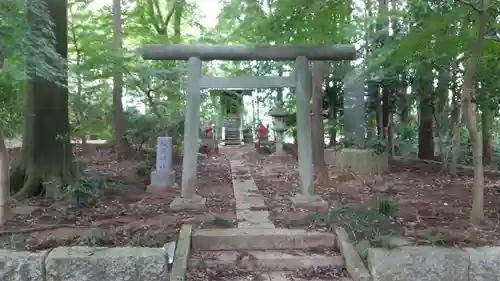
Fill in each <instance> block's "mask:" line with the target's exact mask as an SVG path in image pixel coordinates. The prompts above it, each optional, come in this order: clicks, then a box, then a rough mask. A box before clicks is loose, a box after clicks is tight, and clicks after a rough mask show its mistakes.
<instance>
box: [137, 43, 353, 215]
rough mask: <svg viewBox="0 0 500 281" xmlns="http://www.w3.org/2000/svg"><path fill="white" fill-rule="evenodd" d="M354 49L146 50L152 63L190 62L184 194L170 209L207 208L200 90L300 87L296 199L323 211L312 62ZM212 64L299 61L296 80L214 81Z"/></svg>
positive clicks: (344, 56)
mask: <svg viewBox="0 0 500 281" xmlns="http://www.w3.org/2000/svg"><path fill="white" fill-rule="evenodd" d="M355 55H356V50H355V48H354V47H353V46H352V45H317V46H310V45H261V46H242V45H239V46H238V45H231V46H229V45H146V46H144V48H143V55H142V56H143V58H144V59H151V60H187V61H188V78H187V85H186V120H185V122H184V156H183V157H184V158H183V164H182V165H183V166H182V186H181V188H182V190H181V195H180V197H177V198H176V199H175V200H174V201H173V202H172V204H171V205H170V208H171V209H196V208H204V207H205V198H202V197H200V196H198V195H196V190H197V188H198V180H197V160H198V145H199V144H198V139H199V135H198V130H199V122H200V103H201V89H204V88H208V89H210V88H212V89H213V88H216V89H243V90H245V89H256V88H257V89H259V88H296V92H297V134H298V150H299V151H298V158H299V175H300V185H301V186H300V190H299V192H298V193H297V195H296V196H294V197H293V198H292V202H293V203H294V204H295V206H296V207H298V208H323V207H327V203H326V202H325V201H323V200H322V199H321V198H320V197H319V196H317V195H315V194H314V185H313V180H314V179H313V163H312V140H311V118H310V111H309V110H310V107H309V101H310V97H311V91H312V86H311V70H310V68H309V61H310V60H321V61H328V60H353V59H355ZM211 60H227V61H241V60H260V61H262V60H274V61H286V60H288V61H295V68H296V69H295V71H294V75H293V77H269V76H261V77H253V76H238V77H213V76H204V75H203V74H202V65H201V61H211Z"/></svg>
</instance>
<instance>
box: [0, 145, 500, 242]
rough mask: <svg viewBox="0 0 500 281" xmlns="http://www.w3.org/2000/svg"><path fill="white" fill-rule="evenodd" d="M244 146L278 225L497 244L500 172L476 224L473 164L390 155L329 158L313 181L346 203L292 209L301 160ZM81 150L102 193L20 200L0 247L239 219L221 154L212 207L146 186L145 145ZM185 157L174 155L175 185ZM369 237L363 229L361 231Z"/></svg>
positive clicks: (143, 234) (172, 230) (215, 163)
mask: <svg viewBox="0 0 500 281" xmlns="http://www.w3.org/2000/svg"><path fill="white" fill-rule="evenodd" d="M77 150H78V149H77ZM246 151H247V153H246V154H244V156H243V160H244V162H245V163H246V164H247V166H248V167H249V168H250V170H251V171H252V174H253V177H254V180H255V182H256V184H257V187H258V188H259V190H260V191H261V192H262V193H263V194H264V195H265V197H266V204H267V205H268V207H269V209H270V211H271V217H272V220H273V221H274V223H275V224H276V225H277V226H281V227H290V228H294V227H300V228H323V229H324V228H325V227H331V226H332V225H335V224H342V225H344V227H346V228H348V229H350V230H351V231H352V232H361V233H365V234H366V237H370V236H374V235H385V234H391V235H399V236H405V237H408V238H412V239H414V240H415V241H414V242H415V243H417V244H437V245H447V246H450V245H453V246H465V245H470V246H472V245H474V246H477V245H500V232H499V231H498V230H499V226H500V220H499V215H498V214H499V213H500V212H499V211H500V180H499V178H500V176H499V177H498V178H497V177H495V176H493V175H491V174H490V175H488V179H487V180H486V190H485V213H486V216H487V220H485V221H484V222H483V223H482V224H480V225H474V226H472V225H470V223H469V212H470V205H471V186H472V174H471V173H470V172H465V171H463V172H462V173H460V174H459V175H458V177H456V178H453V177H451V176H449V175H447V174H444V173H442V172H441V171H440V167H439V165H431V164H424V163H416V162H403V161H393V162H391V173H388V174H384V175H382V176H381V177H380V176H373V175H372V176H361V175H356V174H351V173H346V172H345V171H339V170H335V169H333V168H331V167H330V169H329V183H328V184H327V185H325V186H317V187H316V189H317V193H318V194H320V195H321V196H322V197H323V198H324V199H325V200H327V201H329V202H336V206H337V207H336V209H339V210H341V211H339V212H337V211H335V212H330V216H328V214H318V213H308V212H306V211H304V210H295V209H294V208H293V206H292V205H291V203H290V200H289V198H290V197H291V196H293V194H294V193H295V192H296V189H297V188H298V186H299V184H298V172H297V161H296V160H295V158H294V157H293V156H291V155H289V156H288V157H286V158H280V159H276V158H270V157H268V156H266V155H259V154H258V153H256V152H255V150H254V149H252V148H248V149H247V150H246ZM78 153H81V152H78ZM81 157H82V159H80V160H81V162H82V163H85V165H87V166H88V167H87V171H89V172H92V173H94V174H99V176H100V177H102V178H104V179H105V180H106V182H107V183H109V184H107V185H106V188H104V189H103V190H101V191H100V192H99V194H98V195H99V196H95V197H94V198H93V200H91V201H90V203H89V204H88V205H87V206H78V207H75V206H74V204H73V201H74V200H72V199H65V200H60V201H51V200H47V199H44V198H33V199H31V200H26V201H24V202H18V203H16V205H15V206H13V210H14V212H15V215H14V217H13V218H12V219H11V220H9V221H8V222H7V224H6V225H5V226H4V227H1V228H0V248H14V249H27V250H39V249H46V248H51V247H55V246H58V245H89V246H162V245H163V244H164V243H166V242H169V241H172V240H174V239H175V238H176V235H177V232H178V230H179V228H180V226H181V225H182V223H184V222H193V223H195V224H197V225H198V227H202V228H214V227H219V228H221V227H224V228H227V227H234V226H235V224H236V214H235V199H234V195H233V190H232V185H231V175H230V166H229V161H228V160H227V159H226V158H225V157H223V156H217V155H210V156H207V157H200V161H199V169H198V179H199V181H200V190H199V191H198V193H199V194H200V195H201V196H203V197H206V198H207V208H208V211H207V212H206V211H199V212H178V211H172V210H169V207H168V206H169V204H170V202H171V201H172V200H173V198H174V197H175V196H176V195H177V194H178V193H179V191H180V190H179V189H178V188H177V189H174V190H172V191H171V192H165V193H162V194H151V193H148V192H146V187H147V185H148V184H149V172H150V170H151V167H152V166H153V164H152V163H154V156H153V155H149V154H147V153H141V154H138V155H137V160H133V161H123V162H117V161H116V160H115V159H116V156H115V154H114V153H113V151H112V150H111V149H109V148H106V147H101V148H99V149H90V150H86V151H85V153H84V154H83V156H81ZM179 160H180V159H176V161H175V163H174V169H175V170H176V182H177V183H178V184H180V176H181V165H180V161H179ZM141 167H142V168H141ZM139 170H141V171H139ZM381 186H383V187H384V188H380V187H381ZM381 197H382V198H385V199H387V200H390V202H393V203H394V206H396V207H394V208H395V210H396V212H395V214H393V215H391V216H389V223H388V224H380V218H379V217H376V216H373V215H371V214H373V213H375V211H374V208H375V206H376V205H375V203H374V201H375V198H381ZM339 206H340V207H342V208H340V207H339ZM360 210H365V211H364V212H361V211H360ZM366 210H367V211H366ZM367 213H368V215H367ZM366 237H361V236H360V235H359V234H358V236H357V237H355V238H356V239H361V238H366Z"/></svg>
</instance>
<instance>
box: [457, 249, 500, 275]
mask: <svg viewBox="0 0 500 281" xmlns="http://www.w3.org/2000/svg"><path fill="white" fill-rule="evenodd" d="M465 251H467V253H468V254H469V259H470V268H469V280H470V281H486V280H488V281H489V280H491V281H494V280H500V247H480V248H474V249H472V248H466V249H465Z"/></svg>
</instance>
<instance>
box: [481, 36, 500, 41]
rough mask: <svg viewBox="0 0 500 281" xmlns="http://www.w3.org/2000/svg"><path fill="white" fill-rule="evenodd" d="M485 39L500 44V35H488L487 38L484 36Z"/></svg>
mask: <svg viewBox="0 0 500 281" xmlns="http://www.w3.org/2000/svg"><path fill="white" fill-rule="evenodd" d="M484 39H485V40H491V41H495V42H499V43H500V38H499V37H498V35H486V36H484Z"/></svg>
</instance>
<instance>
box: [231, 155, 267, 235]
mask: <svg viewBox="0 0 500 281" xmlns="http://www.w3.org/2000/svg"><path fill="white" fill-rule="evenodd" d="M231 173H232V175H233V190H234V197H235V198H236V216H237V218H238V228H275V226H274V224H273V223H272V222H271V221H270V220H269V211H256V210H255V209H265V208H266V204H265V203H264V196H262V195H261V194H260V192H259V190H258V189H257V186H256V185H255V182H254V180H253V178H252V176H251V175H250V173H249V172H248V171H247V169H246V167H245V165H244V164H243V163H241V161H240V160H231Z"/></svg>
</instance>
